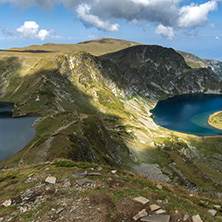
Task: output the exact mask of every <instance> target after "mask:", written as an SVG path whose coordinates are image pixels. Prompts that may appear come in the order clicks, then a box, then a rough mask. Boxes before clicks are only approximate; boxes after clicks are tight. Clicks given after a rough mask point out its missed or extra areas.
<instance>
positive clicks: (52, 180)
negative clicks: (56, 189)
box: [45, 177, 56, 184]
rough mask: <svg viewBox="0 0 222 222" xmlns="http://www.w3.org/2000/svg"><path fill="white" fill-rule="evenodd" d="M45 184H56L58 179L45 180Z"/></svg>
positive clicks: (48, 178) (49, 178)
mask: <svg viewBox="0 0 222 222" xmlns="http://www.w3.org/2000/svg"><path fill="white" fill-rule="evenodd" d="M45 182H47V183H51V184H55V183H56V177H47V178H46V179H45Z"/></svg>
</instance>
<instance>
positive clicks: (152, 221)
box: [140, 215, 170, 222]
mask: <svg viewBox="0 0 222 222" xmlns="http://www.w3.org/2000/svg"><path fill="white" fill-rule="evenodd" d="M140 221H143V222H169V221H170V215H155V216H148V217H143V218H141V219H140Z"/></svg>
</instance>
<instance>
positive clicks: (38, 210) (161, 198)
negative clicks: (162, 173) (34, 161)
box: [0, 160, 222, 222]
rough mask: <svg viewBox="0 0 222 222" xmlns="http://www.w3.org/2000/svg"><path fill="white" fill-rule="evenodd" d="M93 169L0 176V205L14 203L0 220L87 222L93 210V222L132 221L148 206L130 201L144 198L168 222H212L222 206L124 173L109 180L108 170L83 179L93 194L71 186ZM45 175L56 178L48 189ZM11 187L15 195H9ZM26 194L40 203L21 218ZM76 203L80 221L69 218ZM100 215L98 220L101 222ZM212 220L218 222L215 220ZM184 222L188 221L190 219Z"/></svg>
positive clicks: (65, 164)
mask: <svg viewBox="0 0 222 222" xmlns="http://www.w3.org/2000/svg"><path fill="white" fill-rule="evenodd" d="M97 167H98V166H97V165H95V164H90V163H77V162H71V161H66V160H57V161H55V162H53V163H48V164H46V163H42V164H38V165H31V166H25V167H22V168H19V169H16V170H9V171H0V188H1V189H0V190H1V191H0V193H1V195H0V203H2V202H4V201H5V200H7V199H12V200H13V205H12V206H10V207H3V206H0V217H6V216H9V215H12V216H10V218H11V220H10V221H18V220H20V221H24V222H25V221H33V219H38V220H40V221H45V220H46V218H47V215H50V216H52V217H55V218H54V220H55V219H56V218H57V219H58V217H61V216H64V217H65V218H66V216H68V218H69V219H70V218H73V220H75V218H76V217H77V216H79V218H81V217H82V216H83V215H84V220H83V221H87V216H88V215H89V211H90V209H91V208H92V209H93V210H94V213H95V212H97V211H98V209H99V212H100V213H99V215H98V216H100V217H99V218H97V219H96V216H95V217H94V220H93V221H107V222H108V221H113V222H116V221H122V219H123V217H124V219H125V220H127V221H131V220H132V219H131V218H132V216H134V215H135V214H136V213H137V212H138V211H139V210H142V209H144V208H146V209H149V207H148V205H146V206H142V205H140V204H136V203H135V202H133V201H132V199H133V198H134V197H138V196H144V197H146V198H148V199H149V200H150V204H158V205H160V206H161V207H162V208H163V209H165V210H166V211H167V214H169V215H171V221H172V222H176V221H178V220H180V221H182V220H183V217H184V215H185V214H189V215H190V217H191V216H192V215H196V214H199V215H200V216H201V218H202V220H203V221H208V222H213V221H215V219H216V218H214V217H212V216H211V215H210V214H209V213H208V212H207V211H208V209H212V208H213V206H214V205H215V204H217V205H218V204H219V205H221V204H222V202H221V201H219V200H218V201H217V200H211V199H207V198H205V197H201V196H198V195H195V194H192V196H190V194H191V193H190V192H189V191H187V190H185V189H183V188H181V187H178V186H175V187H173V186H170V185H167V184H162V185H163V188H162V189H161V190H160V189H158V188H157V184H158V183H156V182H154V181H150V180H148V179H147V178H145V177H142V176H139V175H135V174H132V173H130V172H127V171H121V170H119V169H118V170H117V173H116V174H112V173H111V170H113V168H111V167H109V166H103V170H102V171H100V173H101V176H91V177H88V178H89V179H91V180H94V181H96V182H97V186H95V187H92V188H91V187H90V186H86V185H85V186H83V187H82V188H80V187H78V186H76V182H75V181H76V180H77V179H76V178H74V177H73V174H74V173H77V172H83V171H85V170H87V171H88V172H95V171H96V170H95V169H96V168H97ZM48 175H52V176H55V177H56V178H57V180H56V184H55V185H47V184H46V183H45V182H44V180H45V179H46V178H47V176H48ZM28 178H29V180H30V179H31V180H30V182H27V181H28ZM65 181H70V182H71V186H70V187H68V188H65V187H64V186H63V184H64V183H65ZM40 185H42V186H40ZM15 186H16V189H14V187H15ZM46 186H47V188H48V190H46ZM41 187H42V188H41ZM30 190H31V191H34V193H33V194H32V195H31V197H32V198H34V199H35V198H38V197H39V196H41V200H40V202H39V204H37V202H36V203H35V204H32V201H31V200H30V201H31V202H30V204H31V205H32V206H34V207H33V208H31V209H29V210H28V211H27V212H26V213H20V212H19V208H20V207H21V206H23V207H24V206H26V204H25V205H21V203H20V202H19V200H20V198H21V196H22V194H24V193H25V192H26V191H29V192H30ZM86 200H87V201H88V202H87V201H86ZM81 202H83V203H84V205H83V206H82V207H81V210H80V211H81V213H82V214H83V215H81V214H80V212H78V211H75V214H72V213H71V210H70V209H72V208H73V205H74V206H75V208H76V207H78V205H79V203H81ZM64 203H65V204H64ZM87 203H88V204H87ZM89 205H90V208H89ZM61 207H62V209H63V212H62V213H61V214H60V215H58V214H56V213H55V212H54V213H53V211H52V208H54V209H56V210H58V209H60V208H61ZM100 209H102V211H100ZM148 211H149V210H148ZM175 211H177V213H175ZM12 213H13V214H12ZM65 215H66V216H65ZM94 215H95V214H94ZM101 215H103V218H102V219H101ZM217 216H221V212H218V213H217ZM121 218H122V219H121ZM216 220H217V221H219V218H218V219H216ZM63 221H64V220H63ZM189 221H191V220H190V219H189Z"/></svg>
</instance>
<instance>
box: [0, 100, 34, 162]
mask: <svg viewBox="0 0 222 222" xmlns="http://www.w3.org/2000/svg"><path fill="white" fill-rule="evenodd" d="M12 109H13V104H12V103H0V161H3V160H5V159H7V158H8V157H10V156H12V155H13V154H15V153H16V152H18V151H19V150H21V149H22V148H24V147H25V145H27V144H28V143H29V142H30V141H31V140H32V138H33V137H34V136H35V128H34V127H31V125H32V124H33V123H34V121H35V120H36V119H37V117H20V118H12Z"/></svg>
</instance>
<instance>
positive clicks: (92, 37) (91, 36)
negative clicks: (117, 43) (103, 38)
mask: <svg viewBox="0 0 222 222" xmlns="http://www.w3.org/2000/svg"><path fill="white" fill-rule="evenodd" d="M95 37H96V36H95V35H88V38H91V39H94V38H95Z"/></svg>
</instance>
